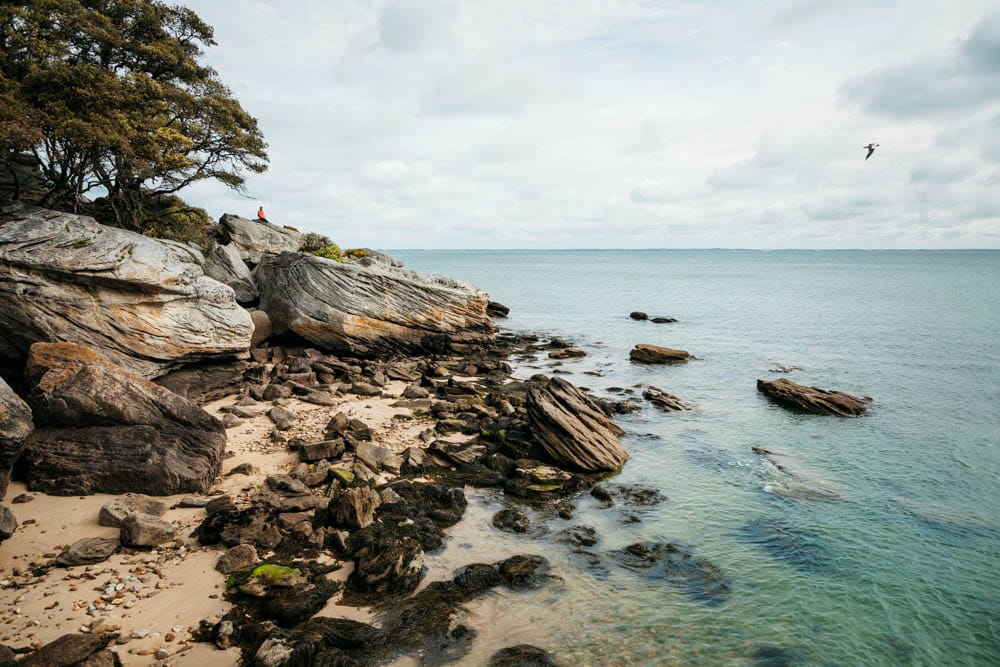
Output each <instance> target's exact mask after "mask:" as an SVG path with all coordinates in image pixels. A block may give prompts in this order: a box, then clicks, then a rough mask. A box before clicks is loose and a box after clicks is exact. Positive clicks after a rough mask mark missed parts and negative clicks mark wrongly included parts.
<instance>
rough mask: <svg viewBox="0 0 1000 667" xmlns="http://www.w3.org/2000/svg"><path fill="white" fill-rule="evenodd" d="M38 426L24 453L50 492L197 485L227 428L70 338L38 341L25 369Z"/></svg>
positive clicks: (40, 486)
mask: <svg viewBox="0 0 1000 667" xmlns="http://www.w3.org/2000/svg"><path fill="white" fill-rule="evenodd" d="M24 381H25V385H26V387H27V388H28V391H27V394H26V396H25V398H26V399H27V401H28V403H29V405H31V408H32V411H33V412H34V416H35V421H36V424H37V428H36V429H35V431H34V432H33V433H32V434H31V436H30V437H29V438H28V441H27V444H26V445H25V449H24V453H23V454H22V456H21V460H22V462H23V463H24V464H25V465H24V470H25V476H26V478H27V481H28V486H29V488H31V489H35V490H39V491H45V492H46V493H51V494H53V495H76V494H89V493H125V492H129V491H132V492H136V493H148V494H152V495H170V494H174V493H185V492H200V491H202V490H204V489H205V488H207V487H208V485H210V484H211V483H212V481H213V480H214V479H215V476H216V475H217V474H218V473H219V469H220V467H221V464H222V454H223V450H224V449H225V446H226V434H225V429H224V428H223V426H222V423H221V422H220V421H219V420H218V419H216V418H215V417H213V416H212V415H210V414H208V413H207V412H205V411H204V410H202V409H201V408H200V407H198V406H197V405H195V404H194V403H191V402H189V401H187V400H185V399H183V398H181V397H180V396H178V395H176V394H174V393H173V392H171V391H169V390H167V389H164V388H163V387H160V386H158V385H156V384H153V383H152V382H149V381H147V380H144V379H142V378H140V377H138V376H135V375H132V374H131V373H128V372H127V371H125V370H124V369H122V368H119V367H117V366H115V365H114V364H112V363H110V362H109V361H107V360H106V359H104V358H103V357H101V356H100V355H98V354H97V353H96V352H94V351H93V350H90V349H88V348H85V347H82V346H80V345H74V344H71V343H36V344H35V345H33V346H32V348H31V355H30V357H29V360H28V366H27V368H26V369H25V372H24Z"/></svg>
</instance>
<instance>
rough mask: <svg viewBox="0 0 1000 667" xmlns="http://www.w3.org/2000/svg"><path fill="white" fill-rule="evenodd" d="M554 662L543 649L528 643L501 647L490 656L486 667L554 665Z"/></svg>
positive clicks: (553, 666) (550, 666)
mask: <svg viewBox="0 0 1000 667" xmlns="http://www.w3.org/2000/svg"><path fill="white" fill-rule="evenodd" d="M555 666H556V662H555V660H553V659H552V656H551V654H549V652H548V651H546V650H544V649H540V648H538V647H537V646H531V645H529V644H518V645H517V646H508V647H507V648H502V649H500V650H499V651H497V652H496V653H494V654H493V655H492V656H491V657H490V662H489V664H488V666H487V667H555Z"/></svg>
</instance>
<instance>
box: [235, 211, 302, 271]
mask: <svg viewBox="0 0 1000 667" xmlns="http://www.w3.org/2000/svg"><path fill="white" fill-rule="evenodd" d="M219 226H220V227H222V240H223V242H224V243H225V244H226V245H229V246H232V247H233V248H234V249H235V250H236V251H237V252H238V253H239V255H240V258H241V259H242V260H243V261H244V262H247V263H248V264H251V265H256V264H259V263H260V260H261V258H262V257H263V256H264V255H265V254H267V253H281V252H297V251H298V249H299V248H301V247H302V234H300V233H299V232H297V231H295V230H294V229H289V228H287V227H279V226H278V225H272V224H271V223H269V222H258V221H256V220H247V219H246V218H241V217H239V216H238V215H230V214H228V213H227V214H225V215H223V216H222V217H221V218H220V219H219Z"/></svg>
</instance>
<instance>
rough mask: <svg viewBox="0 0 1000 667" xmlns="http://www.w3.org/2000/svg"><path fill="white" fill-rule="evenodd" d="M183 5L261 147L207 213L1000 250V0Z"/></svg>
mask: <svg viewBox="0 0 1000 667" xmlns="http://www.w3.org/2000/svg"><path fill="white" fill-rule="evenodd" d="M184 4H187V5H188V6H190V7H191V8H193V9H194V10H195V11H197V12H198V13H199V15H201V17H202V18H203V19H205V20H206V21H207V22H208V23H209V24H211V25H212V26H214V27H215V31H216V41H217V42H218V45H217V46H215V47H212V48H210V49H209V50H208V51H207V53H206V56H205V60H206V62H208V63H209V64H211V65H212V66H214V67H215V68H216V69H217V70H218V71H219V73H220V74H221V76H222V79H223V80H224V81H225V82H226V83H227V84H228V85H229V86H230V87H231V88H232V89H233V91H234V93H235V95H236V96H237V97H238V99H239V100H240V101H241V102H242V103H243V106H244V107H245V108H246V109H247V110H248V111H249V112H250V113H251V114H253V115H254V116H256V117H257V118H258V120H259V122H260V126H261V129H262V130H263V132H264V135H265V137H266V139H267V141H268V143H269V144H270V151H269V152H270V157H271V167H270V169H269V171H268V172H267V173H266V174H263V175H260V176H253V177H252V178H250V179H249V181H248V188H247V193H246V194H247V195H248V196H249V197H248V198H245V197H240V196H238V195H236V194H234V193H232V192H230V191H228V190H226V189H225V188H224V187H221V186H216V185H208V184H203V185H199V186H197V187H195V188H193V189H192V190H190V191H189V192H188V195H187V196H188V199H189V200H191V201H192V203H197V204H198V205H201V206H204V207H205V208H207V209H208V211H209V214H210V215H212V216H213V217H218V216H219V215H221V214H222V213H225V212H230V213H238V214H242V215H244V216H247V217H253V214H254V213H255V212H256V210H257V205H258V204H259V203H262V204H263V205H264V207H265V210H266V211H267V213H268V217H269V218H270V219H271V221H272V222H276V223H279V224H288V225H293V226H296V227H298V228H300V229H303V230H309V231H318V232H321V233H324V234H327V235H328V236H330V237H331V238H333V239H334V240H335V241H337V242H338V243H340V244H341V245H343V246H345V247H355V246H371V247H379V248H660V247H663V248H699V247H743V248H858V247H860V248H998V247H1000V11H998V10H997V9H996V3H995V0H985V1H979V0H899V1H897V2H892V1H890V0H870V1H867V2H866V1H861V0H859V1H857V2H854V1H851V0H839V1H837V2H831V1H830V0H794V1H785V2H767V3H760V2H756V1H752V0H746V1H745V2H738V1H732V2H695V1H693V0H692V1H690V2H688V1H676V2H675V1H668V0H575V1H573V2H570V1H568V0H567V1H565V2H555V1H552V2H549V1H543V0H495V1H494V0H475V1H469V0H464V1H463V0H447V1H441V2H439V1H437V0H388V1H387V2H368V1H362V0H337V1H336V2H332V3H331V2H328V1H327V0H300V1H297V2H294V3H289V2H284V1H281V0H244V2H241V3H238V4H236V3H228V2H218V1H217V0H189V1H188V2H185V3H184ZM765 6H766V7H767V9H761V7H765ZM869 142H877V143H879V144H881V147H880V148H879V149H878V150H877V151H876V153H875V155H874V156H873V157H872V159H870V160H868V161H867V162H865V161H864V155H865V151H864V149H863V148H862V146H863V145H865V144H867V143H869Z"/></svg>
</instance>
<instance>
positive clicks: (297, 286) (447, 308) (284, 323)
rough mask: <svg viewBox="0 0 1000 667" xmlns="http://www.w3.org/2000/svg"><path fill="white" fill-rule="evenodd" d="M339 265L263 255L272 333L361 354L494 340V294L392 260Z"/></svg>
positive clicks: (261, 283)
mask: <svg viewBox="0 0 1000 667" xmlns="http://www.w3.org/2000/svg"><path fill="white" fill-rule="evenodd" d="M369 264H370V266H364V265H362V264H360V263H340V262H336V261H334V260H331V259H325V258H322V257H317V256H315V255H310V254H305V253H282V254H280V255H266V256H265V257H264V258H263V259H262V260H261V263H260V265H259V266H258V267H257V273H256V276H257V285H258V288H259V289H260V307H261V309H262V310H264V311H266V312H267V314H268V315H270V317H271V324H272V326H273V328H274V333H275V334H279V335H280V334H282V333H285V332H287V331H291V332H294V333H295V334H298V335H299V336H301V337H302V338H305V339H306V340H308V341H310V342H311V343H313V344H315V345H317V346H319V347H322V348H325V349H330V350H336V351H340V352H347V353H350V354H356V355H371V354H374V353H377V352H405V351H411V350H415V349H421V348H424V349H426V348H431V349H437V348H438V347H440V346H441V345H442V344H450V343H459V344H470V343H471V344H478V343H484V342H487V341H490V340H492V338H493V335H494V331H493V321H492V319H491V318H490V317H489V316H488V315H487V314H486V305H487V304H488V303H489V296H488V295H487V294H486V293H485V292H483V291H481V290H479V289H477V288H475V287H472V286H470V285H465V284H463V283H460V282H457V281H454V280H450V279H448V278H444V277H440V276H426V275H422V274H419V273H416V272H413V271H407V270H406V269H402V268H399V267H396V266H392V265H391V264H390V263H388V262H369Z"/></svg>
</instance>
